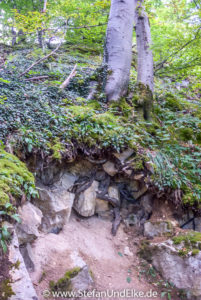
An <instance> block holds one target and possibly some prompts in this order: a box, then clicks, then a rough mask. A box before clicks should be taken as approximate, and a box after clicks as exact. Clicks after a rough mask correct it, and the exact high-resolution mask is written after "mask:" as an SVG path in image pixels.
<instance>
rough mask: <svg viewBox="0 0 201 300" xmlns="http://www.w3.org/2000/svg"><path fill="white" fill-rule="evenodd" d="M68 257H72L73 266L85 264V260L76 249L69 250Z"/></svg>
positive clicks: (81, 266) (83, 265)
mask: <svg viewBox="0 0 201 300" xmlns="http://www.w3.org/2000/svg"><path fill="white" fill-rule="evenodd" d="M70 258H71V259H72V261H73V265H74V267H75V268H76V267H79V268H83V267H85V266H86V263H85V261H84V260H83V259H82V257H81V256H80V255H79V253H78V252H77V251H76V250H75V251H73V252H71V254H70Z"/></svg>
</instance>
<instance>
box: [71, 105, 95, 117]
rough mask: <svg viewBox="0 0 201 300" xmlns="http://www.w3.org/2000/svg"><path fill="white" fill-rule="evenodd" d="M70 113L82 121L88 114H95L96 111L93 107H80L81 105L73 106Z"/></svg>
mask: <svg viewBox="0 0 201 300" xmlns="http://www.w3.org/2000/svg"><path fill="white" fill-rule="evenodd" d="M68 109H69V110H70V112H72V114H73V116H74V117H79V118H80V119H84V118H85V117H86V115H88V114H94V113H95V111H94V109H93V108H92V107H91V106H79V105H71V106H69V108H68Z"/></svg>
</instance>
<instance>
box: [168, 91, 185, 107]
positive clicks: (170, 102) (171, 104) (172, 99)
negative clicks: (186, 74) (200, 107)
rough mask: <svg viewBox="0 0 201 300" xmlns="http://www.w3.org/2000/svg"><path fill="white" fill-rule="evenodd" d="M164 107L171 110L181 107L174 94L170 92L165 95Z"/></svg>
mask: <svg viewBox="0 0 201 300" xmlns="http://www.w3.org/2000/svg"><path fill="white" fill-rule="evenodd" d="M165 107H166V108H169V109H170V110H172V111H180V110H182V109H183V106H182V104H181V103H180V101H179V100H178V99H176V98H175V96H174V95H173V94H171V93H167V94H166V95H165Z"/></svg>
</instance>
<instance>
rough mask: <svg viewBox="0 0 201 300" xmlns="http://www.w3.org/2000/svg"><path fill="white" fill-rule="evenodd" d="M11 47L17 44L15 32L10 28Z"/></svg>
mask: <svg viewBox="0 0 201 300" xmlns="http://www.w3.org/2000/svg"><path fill="white" fill-rule="evenodd" d="M11 32H12V47H13V46H15V44H16V42H17V32H16V30H15V29H14V27H12V30H11Z"/></svg>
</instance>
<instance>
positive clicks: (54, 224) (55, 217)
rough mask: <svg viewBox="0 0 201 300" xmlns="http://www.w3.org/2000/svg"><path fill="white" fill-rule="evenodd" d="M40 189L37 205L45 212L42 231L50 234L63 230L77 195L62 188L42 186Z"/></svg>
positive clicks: (39, 186)
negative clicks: (53, 231)
mask: <svg viewBox="0 0 201 300" xmlns="http://www.w3.org/2000/svg"><path fill="white" fill-rule="evenodd" d="M38 188H39V199H38V200H36V204H37V206H38V207H39V208H40V209H41V210H42V212H43V220H42V229H43V230H44V231H47V232H50V231H51V230H54V229H55V228H62V227H63V225H64V224H65V223H66V222H68V220H69V218H70V215H71V210H72V206H73V201H74V197H75V195H74V194H73V193H70V192H67V191H66V189H65V188H62V187H61V188H60V187H57V188H51V187H48V186H44V185H42V184H40V185H38Z"/></svg>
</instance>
